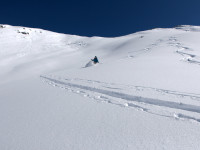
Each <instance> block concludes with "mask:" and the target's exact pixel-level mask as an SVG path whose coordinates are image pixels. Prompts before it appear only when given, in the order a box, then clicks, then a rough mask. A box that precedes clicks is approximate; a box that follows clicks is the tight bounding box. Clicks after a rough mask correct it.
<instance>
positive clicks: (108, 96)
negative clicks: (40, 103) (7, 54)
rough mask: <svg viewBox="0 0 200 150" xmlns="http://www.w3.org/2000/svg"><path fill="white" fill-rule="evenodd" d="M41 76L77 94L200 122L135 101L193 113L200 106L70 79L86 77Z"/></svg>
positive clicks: (199, 110) (198, 120)
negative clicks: (83, 83)
mask: <svg viewBox="0 0 200 150" xmlns="http://www.w3.org/2000/svg"><path fill="white" fill-rule="evenodd" d="M40 77H41V78H42V79H43V80H44V81H45V82H47V83H49V84H51V85H53V86H58V87H60V88H62V89H67V90H68V91H71V92H74V93H77V94H82V95H83V96H84V97H89V98H91V99H95V100H97V101H100V102H106V103H111V104H115V105H118V106H121V107H132V108H135V109H137V110H140V111H144V112H148V113H151V114H155V115H159V116H164V117H169V118H170V117H173V118H175V119H179V120H191V121H195V122H200V119H197V118H195V117H191V116H188V115H184V114H181V113H179V114H176V113H174V115H173V116H171V115H166V114H164V115H163V114H160V113H155V112H153V111H151V110H149V109H147V108H145V107H141V106H139V105H136V104H134V103H138V104H140V105H141V104H144V105H154V106H157V107H167V108H172V109H175V110H182V111H187V112H193V113H200V106H195V105H190V104H184V103H178V102H171V101H165V100H159V99H153V98H145V97H141V96H134V95H130V94H125V93H123V92H116V91H112V89H113V88H110V87H107V88H108V89H110V90H107V89H101V88H96V87H92V86H86V85H81V84H74V83H70V81H74V80H80V81H84V79H64V81H62V78H60V77H59V78H58V79H55V77H54V78H52V77H47V76H40ZM86 81H89V82H94V83H95V82H96V83H102V82H100V81H93V80H86ZM103 83H104V84H108V83H105V82H103ZM112 84H114V83H112ZM137 87H139V86H137ZM139 88H143V87H139ZM116 89H120V88H116ZM152 89H153V88H152ZM154 90H158V89H155V88H154ZM159 90H161V89H159ZM161 91H167V92H169V93H170V92H171V93H172V94H177V95H181V94H180V93H178V92H175V91H168V90H161ZM90 92H91V93H90ZM95 93H96V94H103V95H100V96H99V95H98V96H94V95H95ZM183 95H184V96H191V97H196V98H200V97H197V96H196V95H195V96H194V95H189V94H183ZM116 98H117V99H116ZM112 99H114V100H112Z"/></svg>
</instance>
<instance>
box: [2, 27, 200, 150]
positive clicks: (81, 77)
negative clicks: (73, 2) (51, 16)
mask: <svg viewBox="0 0 200 150" xmlns="http://www.w3.org/2000/svg"><path fill="white" fill-rule="evenodd" d="M199 39H200V27H198V26H188V25H185V26H179V27H175V28H168V29H153V30H148V31H142V32H137V33H134V34H130V35H127V36H122V37H116V38H103V37H81V36H76V35H66V34H59V33H55V32H50V31H46V30H42V29H33V28H26V27H14V26H10V25H0V70H1V71H0V79H1V81H0V149H2V150H11V149H12V150H13V149H20V150H27V149H28V150H36V149H37V150H44V149H48V150H55V149H59V150H66V149H70V150H71V149H74V150H77V149H82V150H83V149H85V150H90V149H91V150H94V149H106V150H111V149H113V150H121V149H126V150H127V149H130V150H133V149H137V150H138V149H142V150H143V149H152V150H155V149H158V150H160V149H170V150H172V149H174V150H177V149H181V150H183V149H187V150H188V149H192V150H194V149H199V147H200V143H199V141H200V133H199V132H198V131H199V129H200V123H199V122H200V116H199V115H200V92H199V89H200V84H199V81H200V80H199V77H200V50H199V48H200V43H199ZM94 56H97V57H98V59H99V62H100V63H99V64H96V65H93V64H92V63H91V62H90V60H91V59H93V58H94Z"/></svg>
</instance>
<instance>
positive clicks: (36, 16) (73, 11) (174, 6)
mask: <svg viewBox="0 0 200 150" xmlns="http://www.w3.org/2000/svg"><path fill="white" fill-rule="evenodd" d="M199 6H200V1H199V0H96V1H95V0H54V1H51V0H49V1H46V0H31V1H27V0H18V1H12V0H10V1H7V0H3V1H1V3H0V24H10V25H15V26H26V27H35V28H42V29H46V30H51V31H55V32H60V33H66V34H75V35H82V36H104V37H115V36H122V35H127V34H131V33H134V32H137V31H142V30H148V29H152V28H158V27H160V28H167V27H174V26H177V25H183V24H184V25H185V24H187V25H200V8H199Z"/></svg>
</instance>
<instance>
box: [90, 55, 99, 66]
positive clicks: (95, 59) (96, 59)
mask: <svg viewBox="0 0 200 150" xmlns="http://www.w3.org/2000/svg"><path fill="white" fill-rule="evenodd" d="M91 60H92V61H93V62H94V64H96V63H99V60H98V58H97V56H95V57H94V59H91Z"/></svg>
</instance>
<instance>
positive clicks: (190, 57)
mask: <svg viewBox="0 0 200 150" xmlns="http://www.w3.org/2000/svg"><path fill="white" fill-rule="evenodd" d="M168 44H170V45H171V46H175V47H177V48H178V50H177V51H176V53H178V54H180V55H182V56H183V60H184V61H187V62H190V63H194V64H198V65H200V56H197V55H194V54H190V53H188V51H191V50H192V49H191V48H189V47H186V46H183V44H181V43H180V42H179V41H178V40H177V38H176V37H170V38H169V43H168ZM183 51H187V53H186V52H183Z"/></svg>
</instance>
